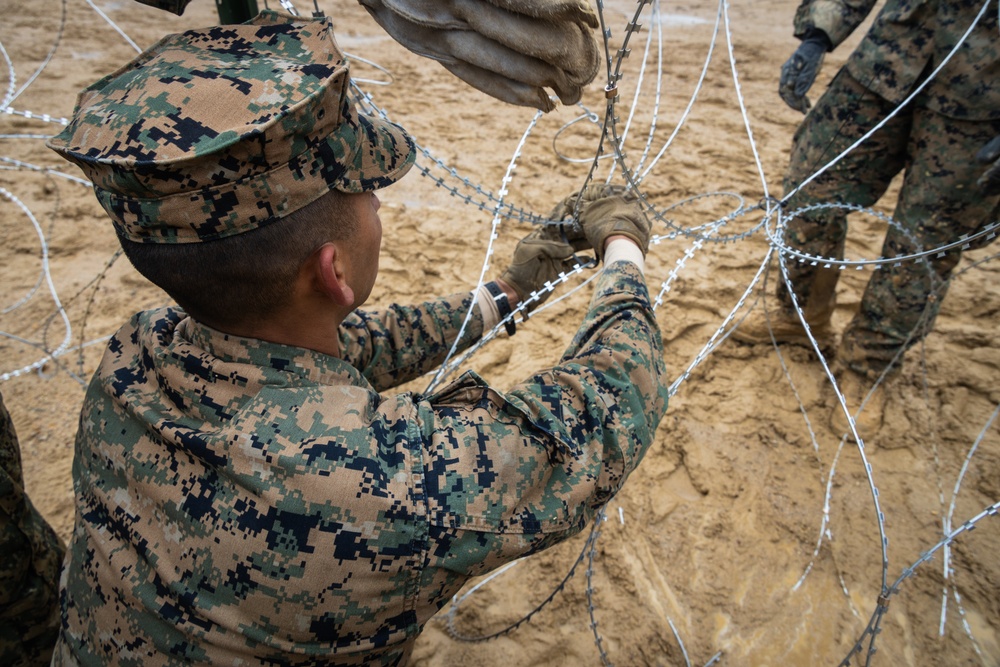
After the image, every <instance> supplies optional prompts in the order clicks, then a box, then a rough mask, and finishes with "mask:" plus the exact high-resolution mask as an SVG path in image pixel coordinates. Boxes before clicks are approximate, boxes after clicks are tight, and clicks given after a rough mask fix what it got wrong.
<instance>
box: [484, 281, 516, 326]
mask: <svg viewBox="0 0 1000 667" xmlns="http://www.w3.org/2000/svg"><path fill="white" fill-rule="evenodd" d="M483 287H485V288H486V291H487V292H489V293H490V297H492V298H493V303H495V304H496V305H497V311H498V312H499V313H500V320H501V321H503V326H504V329H506V330H507V335H508V336H513V335H514V332H515V331H517V323H515V322H514V318H513V317H511V318H510V319H507V320H506V321H504V318H506V317H507V316H508V315H510V314H511V308H510V301H509V300H508V299H507V295H506V294H505V293H504V291H503V290H502V289H500V285H498V284H497V283H496V281H494V280H491V281H490V282H488V283H486V284H485V285H483Z"/></svg>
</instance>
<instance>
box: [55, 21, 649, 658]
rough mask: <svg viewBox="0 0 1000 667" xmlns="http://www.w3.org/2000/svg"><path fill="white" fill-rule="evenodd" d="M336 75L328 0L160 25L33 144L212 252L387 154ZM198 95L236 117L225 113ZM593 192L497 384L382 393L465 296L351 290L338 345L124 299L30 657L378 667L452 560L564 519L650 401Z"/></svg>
mask: <svg viewBox="0 0 1000 667" xmlns="http://www.w3.org/2000/svg"><path fill="white" fill-rule="evenodd" d="M348 81H349V79H348V71H347V66H346V63H345V61H344V59H343V56H342V54H340V52H339V50H338V49H337V48H336V45H335V44H334V43H333V35H332V31H331V30H330V27H329V23H328V21H326V20H322V21H318V20H315V19H304V18H292V17H287V16H283V15H279V14H274V13H271V12H264V13H262V14H261V15H260V16H258V17H257V18H256V19H254V20H253V21H251V22H249V23H248V24H245V25H242V26H230V27H226V28H212V29H206V30H200V31H189V32H187V33H184V34H182V35H174V36H169V37H167V38H165V39H164V40H163V41H161V42H160V43H159V44H158V45H156V46H155V47H153V49H151V50H150V52H147V53H145V54H143V55H141V56H140V57H139V58H138V60H137V61H136V62H135V63H132V64H130V65H128V66H126V67H124V68H122V69H121V70H119V71H118V72H116V73H115V74H113V75H110V76H109V77H106V78H105V79H103V80H101V81H99V82H98V83H96V84H94V85H93V86H91V87H90V88H88V89H87V90H86V91H84V92H83V93H82V94H81V97H80V102H79V105H78V108H77V111H76V112H75V114H74V119H73V122H72V123H71V124H70V126H69V127H68V128H67V129H66V130H65V131H64V132H63V133H62V134H61V135H60V136H58V137H56V138H55V139H54V140H52V142H51V144H50V145H51V146H52V147H53V148H54V149H56V150H57V151H59V152H60V154H62V155H64V156H65V157H67V158H69V159H71V160H73V161H74V162H76V163H77V164H79V165H80V166H81V167H82V168H83V169H84V170H85V172H86V173H87V174H88V176H89V177H90V178H91V179H92V181H93V182H94V187H95V191H96V193H97V195H98V199H99V200H100V201H101V203H102V204H103V205H104V207H105V209H106V210H107V212H108V213H109V215H110V216H111V218H112V220H113V221H114V223H115V226H116V229H117V231H118V233H119V235H120V236H121V238H122V239H123V245H126V248H128V247H129V246H128V245H127V244H128V243H138V244H151V243H152V244H166V245H168V246H170V247H175V248H176V247H177V246H178V245H180V244H185V243H193V244H203V246H202V247H205V248H212V247H214V246H213V244H222V245H220V246H219V252H223V250H222V248H224V247H225V245H224V244H226V243H227V242H230V239H231V237H238V236H239V235H242V234H247V233H250V232H251V230H254V229H266V228H267V227H269V226H270V225H280V224H283V220H282V215H281V213H282V212H294V211H297V210H299V209H302V208H303V207H304V206H305V205H306V204H307V202H311V201H312V200H314V199H315V198H316V197H317V196H322V193H323V192H329V190H330V189H331V188H333V189H335V190H339V191H346V192H359V191H360V192H369V191H371V190H374V189H375V188H378V187H382V186H384V185H388V184H389V183H391V182H393V181H394V180H397V179H398V178H400V177H401V176H402V175H403V174H404V173H405V172H406V170H407V169H408V168H409V166H410V164H411V163H412V161H413V156H414V148H413V144H412V142H411V140H410V138H409V137H408V136H406V135H405V133H403V131H402V130H401V129H400V128H398V127H396V126H393V125H391V124H389V123H387V122H385V121H381V120H379V119H376V118H371V117H368V116H365V115H362V114H359V113H358V112H357V110H356V109H355V108H354V105H353V103H352V102H351V101H350V99H349V97H348V96H347V94H346V91H347V85H348ZM226 95H228V96H229V97H228V99H223V98H224V96H226ZM220 102H221V103H220ZM337 111H339V114H338V113H337ZM223 112H225V113H233V114H235V115H237V116H247V115H250V116H253V118H252V119H249V120H247V122H245V123H241V124H240V127H239V129H238V130H234V131H231V132H229V131H227V129H228V128H227V127H226V126H225V125H223V123H225V122H226V121H225V119H221V120H220V119H219V116H222V115H224V113H223ZM230 124H231V123H230ZM581 196H582V195H581ZM595 199H596V200H595V201H588V200H587V199H586V197H584V200H585V201H584V202H583V205H582V206H581V210H582V213H581V218H580V219H581V222H582V223H583V226H584V231H585V232H586V238H587V240H588V241H589V240H590V239H591V232H592V231H593V230H594V229H598V230H599V231H600V235H601V236H602V237H606V238H608V239H611V240H610V242H609V244H608V245H607V246H606V250H604V247H605V246H604V245H603V244H601V245H600V246H598V245H597V244H596V243H595V244H593V245H594V247H595V249H597V250H598V254H599V256H600V255H601V254H602V251H603V253H604V255H603V260H604V264H605V268H604V270H603V272H602V274H601V275H600V277H599V278H598V279H597V281H596V282H597V285H596V287H595V291H594V295H593V299H592V302H591V305H590V309H589V311H588V313H587V316H586V318H585V320H584V322H583V323H582V325H581V327H580V329H579V331H578V333H577V335H576V336H575V338H574V340H573V342H572V343H571V345H570V346H569V348H568V349H567V350H566V352H565V354H564V355H563V357H562V359H561V360H560V362H559V363H558V364H557V365H556V366H554V367H552V368H549V369H546V370H543V371H540V372H538V373H536V374H534V375H532V376H531V377H530V378H528V379H526V380H525V381H523V382H521V383H519V384H517V385H516V386H514V387H513V388H512V389H511V390H509V391H507V392H503V393H502V392H500V391H497V390H496V389H494V388H492V387H490V386H489V385H488V384H487V383H486V382H485V381H483V380H482V379H481V378H480V377H478V376H477V375H475V374H474V373H472V372H469V373H466V374H464V375H462V376H461V377H460V378H458V379H457V380H454V381H452V382H451V383H450V384H448V385H446V386H444V387H442V388H441V389H439V390H438V391H436V392H434V393H432V394H428V395H422V394H416V393H403V394H398V395H392V394H387V393H384V392H386V391H387V390H389V389H392V388H393V387H395V386H397V385H399V384H400V383H403V382H406V381H408V380H411V379H413V378H416V377H418V376H420V375H421V374H423V373H426V372H428V371H430V370H432V369H435V368H437V367H438V366H439V365H440V364H441V363H442V361H443V359H444V358H445V355H446V353H447V351H448V349H449V346H450V345H451V344H452V342H453V341H455V340H456V338H457V337H458V334H459V330H460V327H461V325H462V322H463V320H464V318H465V316H466V313H467V312H468V311H469V310H470V308H471V309H472V310H473V316H472V318H471V320H470V325H469V326H468V327H467V329H466V335H465V337H464V339H463V340H462V341H460V344H459V346H458V347H459V349H464V348H466V347H467V346H468V345H469V344H470V343H472V342H473V341H475V340H476V339H478V338H480V337H481V335H482V332H483V330H484V327H486V326H492V325H493V324H495V323H496V322H497V320H498V317H499V315H502V314H503V312H504V310H505V303H506V302H505V301H504V299H503V298H497V297H496V296H494V295H491V297H490V298H493V299H495V302H491V301H490V300H489V298H487V299H486V300H484V299H483V295H482V292H478V293H474V294H469V293H462V294H456V295H453V296H450V297H445V298H439V299H435V300H431V301H428V302H426V303H424V304H421V305H418V306H413V307H404V306H391V307H387V308H384V309H381V310H371V311H369V310H354V309H353V306H352V307H351V312H350V314H349V315H347V316H346V317H344V318H343V320H342V322H340V324H339V327H338V328H337V329H336V342H335V344H334V345H333V349H335V350H337V351H338V353H337V354H327V353H323V352H321V351H317V350H316V349H307V348H305V347H301V346H296V345H289V344H282V343H278V342H268V341H267V340H263V339H260V338H254V337H246V336H241V335H235V334H233V333H232V332H224V331H223V330H219V329H217V328H213V327H212V326H208V325H207V324H205V323H204V322H201V321H199V320H198V319H196V318H193V317H191V316H190V315H188V314H187V313H186V312H185V311H183V310H180V309H178V308H165V309H161V310H155V311H149V312H143V313H139V314H137V315H135V316H134V317H133V318H132V319H131V320H130V321H129V322H128V324H126V325H125V326H124V327H122V328H121V329H120V330H119V331H118V332H117V333H116V334H115V335H114V336H113V337H112V339H111V340H110V341H109V343H108V347H107V350H106V352H105V355H104V358H103V360H102V362H101V365H100V368H99V369H98V371H97V372H96V374H95V376H94V378H93V380H92V382H91V384H90V387H89V389H88V392H87V395H86V399H85V402H84V406H83V410H82V413H81V417H80V430H79V433H78V436H77V440H76V452H75V459H74V467H73V479H74V486H75V490H76V503H77V515H76V523H75V531H74V535H73V540H72V544H71V547H70V557H69V559H68V565H67V571H66V574H65V585H64V587H63V589H62V630H61V634H60V640H59V644H58V647H57V652H56V657H55V660H54V664H56V665H68V664H84V665H138V664H141V665H181V664H185V665H186V664H209V663H210V664H240V665H265V664H266V665H320V664H343V665H354V664H381V665H398V664H402V663H405V662H406V660H407V657H408V655H409V653H410V651H411V650H412V647H413V644H414V641H415V640H416V637H417V636H418V635H419V633H420V631H421V629H422V628H423V626H424V624H425V623H426V622H427V621H428V619H430V618H431V616H433V615H434V613H435V612H436V611H437V610H438V609H440V608H441V606H442V605H444V604H445V603H446V602H447V600H448V599H449V598H450V597H451V596H452V595H453V594H455V593H456V592H457V591H458V590H459V588H460V587H461V586H462V585H463V583H465V582H466V581H467V580H468V579H469V578H470V577H473V576H477V575H481V574H484V573H486V572H489V571H490V570H492V569H494V568H496V567H498V566H500V565H501V564H503V563H506V562H509V561H511V560H514V559H516V558H520V557H522V556H526V555H529V554H532V553H535V552H537V551H539V550H541V549H544V548H546V547H549V546H552V545H554V544H556V543H558V542H561V541H563V540H566V539H567V538H569V537H572V536H573V535H575V534H577V533H578V532H579V531H580V530H581V529H582V528H583V527H584V526H585V524H586V523H587V522H588V521H589V520H590V519H591V518H592V517H593V515H594V513H595V511H596V510H597V509H598V508H599V507H600V506H601V505H602V504H603V503H605V502H607V501H608V499H610V498H611V497H612V496H613V495H614V494H615V493H616V492H617V491H618V490H619V489H620V488H621V486H622V484H623V482H624V481H625V479H626V477H627V476H628V475H629V473H630V472H631V471H632V470H633V469H634V468H635V467H636V465H637V464H638V463H639V461H640V460H641V459H642V457H643V455H644V453H645V452H646V450H647V448H648V447H649V446H650V444H651V443H652V441H653V435H654V432H655V430H656V427H657V424H658V423H659V421H660V419H661V417H662V415H663V413H664V411H665V409H666V402H667V387H666V384H665V369H664V366H663V361H662V349H661V345H662V343H661V339H660V335H659V331H658V329H657V325H656V322H655V320H654V318H653V312H652V308H651V304H650V300H649V295H648V292H647V288H646V284H645V280H644V278H643V275H642V271H641V264H642V253H641V252H640V250H639V249H640V248H641V249H642V250H643V252H644V245H643V242H644V243H645V244H648V233H649V230H648V223H645V224H646V225H647V226H646V227H645V232H644V233H643V232H642V229H640V228H641V227H642V225H641V224H638V223H637V224H635V225H633V224H631V223H629V222H628V220H627V219H626V218H627V217H628V216H627V215H625V216H624V217H622V216H618V217H616V215H615V211H616V210H623V209H621V207H622V206H625V204H626V202H625V201H624V200H618V199H615V198H614V197H607V198H604V199H597V198H595ZM375 201H377V200H375ZM602 207H603V208H602ZM376 208H377V206H376ZM303 210H305V209H303ZM629 210H638V209H636V208H634V207H633V209H629ZM289 215H290V213H289ZM586 215H589V216H590V218H588V219H587V221H586V222H584V216H586ZM640 216H641V212H640ZM607 220H610V222H607ZM643 220H644V218H643ZM606 222H607V224H606ZM359 224H360V223H359ZM637 230H638V231H637ZM355 234H357V235H360V234H361V229H360V227H359V229H358V230H356V232H355ZM643 234H644V236H643ZM614 235H623V236H625V237H628V238H620V237H618V236H614ZM219 239H221V240H219ZM529 239H530V240H531V243H532V244H534V245H532V244H524V243H525V242H522V244H524V245H521V244H519V246H518V251H515V262H514V264H512V268H511V269H509V270H508V271H507V272H505V273H504V276H508V277H511V276H513V274H515V273H517V270H520V269H517V270H515V269H516V268H517V267H521V268H523V267H524V266H525V265H531V262H530V261H529V262H525V261H521V260H523V259H524V257H523V256H522V257H521V258H520V259H518V257H519V255H518V253H519V252H521V251H522V248H524V249H525V250H524V252H525V253H527V254H528V255H530V257H529V258H528V259H532V258H534V260H532V261H536V260H537V261H538V262H541V263H542V264H545V261H547V260H544V259H543V260H538V257H539V256H540V255H534V254H532V253H534V252H535V251H534V250H533V248H536V247H543V248H545V252H549V251H551V250H552V249H553V248H555V246H554V245H552V244H549V245H546V244H545V243H543V242H542V241H544V239H540V237H539V236H537V235H533V236H532V237H529ZM629 239H632V240H629ZM576 240H577V241H579V239H576ZM633 241H635V242H634V243H633ZM564 245H565V244H564ZM328 246H329V244H326V245H324V246H323V247H322V248H320V250H319V251H318V252H320V253H322V252H323V251H324V249H325V248H327V247H328ZM637 246H639V248H637ZM566 247H567V248H568V251H567V252H568V253H570V254H571V253H572V251H573V247H569V246H566ZM375 251H376V252H377V245H376V246H375ZM128 252H129V250H128V249H126V253H128ZM636 255H638V256H636ZM560 257H564V256H563V255H560ZM130 258H131V256H130ZM310 261H312V260H310ZM317 261H318V260H317ZM559 261H561V260H559ZM376 264H377V261H376ZM557 264H558V262H556V264H554V265H551V266H556V265H557ZM546 266H549V265H548V264H546ZM179 269H180V270H182V269H183V267H179ZM542 274H544V271H541V272H536V273H535V274H532V275H534V276H535V277H534V278H532V279H531V280H528V281H527V283H529V284H535V285H538V284H539V281H540V280H541V279H542V277H543V275H542ZM515 277H516V276H513V277H511V279H510V281H508V282H511V281H513V280H514V279H515ZM372 280H374V278H372ZM522 282H524V281H522ZM505 291H506V290H505ZM296 294H297V293H296ZM516 296H517V297H518V298H520V299H523V298H524V297H525V294H523V293H522V292H521V291H520V290H517V294H516ZM474 302H475V303H474ZM491 303H492V304H493V305H490V304H491ZM494 309H495V310H494ZM316 324H317V326H319V325H320V324H321V323H319V322H317V323H316Z"/></svg>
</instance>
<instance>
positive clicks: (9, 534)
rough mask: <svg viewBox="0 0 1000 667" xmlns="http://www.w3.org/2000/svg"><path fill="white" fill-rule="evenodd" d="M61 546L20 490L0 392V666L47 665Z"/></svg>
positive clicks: (16, 450)
mask: <svg viewBox="0 0 1000 667" xmlns="http://www.w3.org/2000/svg"><path fill="white" fill-rule="evenodd" d="M65 551H66V548H65V547H64V546H63V543H62V540H60V539H59V536H58V535H56V533H55V531H53V530H52V527H51V526H49V524H48V523H47V522H46V521H45V519H44V518H43V517H42V515H41V514H39V513H38V510H37V509H35V506H34V505H32V504H31V500H30V499H29V498H28V495H27V494H26V493H25V492H24V477H23V475H22V472H21V449H20V447H19V445H18V441H17V433H16V432H15V431H14V423H13V421H11V418H10V413H8V412H7V407H6V406H5V405H4V402H3V396H2V395H0V665H5V667H34V666H36V665H48V664H49V661H50V659H51V657H52V647H53V646H55V643H56V635H57V633H58V631H59V596H58V590H59V589H58V587H59V568H60V567H61V566H62V561H63V555H64V554H65Z"/></svg>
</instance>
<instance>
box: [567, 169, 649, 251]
mask: <svg viewBox="0 0 1000 667" xmlns="http://www.w3.org/2000/svg"><path fill="white" fill-rule="evenodd" d="M575 211H576V212H578V213H579V225H580V229H581V230H582V236H583V238H585V239H586V244H585V245H586V247H592V248H593V249H594V252H596V253H597V258H598V259H599V260H602V261H603V260H604V243H605V241H607V239H608V237H609V236H614V235H616V234H620V235H622V236H627V237H628V238H630V239H632V240H633V241H635V243H636V245H638V246H639V249H640V250H642V254H643V256H645V255H646V251H647V250H648V249H649V238H650V231H651V229H652V224H651V223H650V222H649V219H648V218H647V217H646V214H645V212H643V210H642V205H641V204H640V203H639V200H638V198H637V197H636V196H635V193H633V192H631V191H626V190H625V188H624V187H623V186H620V185H596V184H593V185H588V186H587V187H585V188H583V190H581V191H580V192H576V193H574V194H572V195H570V196H569V197H566V198H565V199H563V200H562V201H561V202H559V203H558V204H556V207H555V208H554V209H552V213H551V214H550V217H551V218H552V219H553V220H565V219H567V218H571V217H572V216H573V213H574V212H575ZM568 240H570V242H571V243H573V246H574V247H576V248H577V249H578V250H579V249H581V244H580V242H579V241H574V240H573V239H572V236H571V237H570V239H568Z"/></svg>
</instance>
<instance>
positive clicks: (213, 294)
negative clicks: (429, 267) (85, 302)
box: [118, 190, 357, 330]
mask: <svg viewBox="0 0 1000 667" xmlns="http://www.w3.org/2000/svg"><path fill="white" fill-rule="evenodd" d="M348 196H349V195H346V194H344V193H342V192H339V191H337V190H331V191H330V192H329V193H327V194H325V195H323V196H322V197H320V198H319V199H317V200H315V201H314V202H312V203H311V204H308V205H306V206H304V207H303V208H301V209H299V210H297V211H294V212H293V213H290V214H289V215H287V216H286V217H284V218H282V219H280V220H277V221H275V222H272V223H270V224H268V225H264V226H263V227H260V228H258V229H254V230H251V231H248V232H243V233H242V234H236V235H234V236H229V237H226V238H223V239H219V240H217V241H207V242H202V243H177V244H163V243H137V242H135V241H129V240H128V239H125V238H123V237H121V236H119V237H118V240H119V241H120V242H121V244H122V250H123V251H124V252H125V256H126V257H128V259H129V261H130V262H132V266H134V267H135V269H136V270H137V271H138V272H139V273H141V274H142V275H143V276H145V277H146V279H148V280H149V281H150V282H152V283H153V284H155V285H157V286H158V287H160V288H161V289H163V290H164V291H165V292H166V293H167V294H169V295H170V297H171V298H172V299H174V300H175V301H176V302H177V304H178V305H180V307H181V308H183V309H184V310H185V311H187V313H188V314H189V315H191V316H192V317H194V318H195V319H196V320H199V321H201V322H203V323H205V324H207V325H209V326H211V327H214V328H217V329H223V330H225V329H226V328H230V327H234V326H240V325H246V324H250V323H256V322H260V321H262V320H264V319H266V318H267V317H269V316H271V315H273V314H274V313H275V312H276V311H278V310H279V309H280V307H281V306H282V305H283V304H284V303H285V302H286V300H287V298H288V296H289V294H290V293H291V290H292V285H293V284H294V281H295V277H296V275H297V274H298V270H299V268H300V267H301V266H302V263H303V262H304V261H306V259H308V257H309V256H310V255H311V254H312V253H313V252H314V251H315V250H316V249H317V248H319V247H320V246H321V245H323V244H324V243H327V242H328V241H339V240H343V239H345V238H347V237H348V236H350V235H351V234H352V233H354V231H355V229H356V227H357V221H356V220H355V219H354V217H353V214H352V213H351V210H350V208H349V207H348V206H345V200H346V198H347V197H348Z"/></svg>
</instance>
